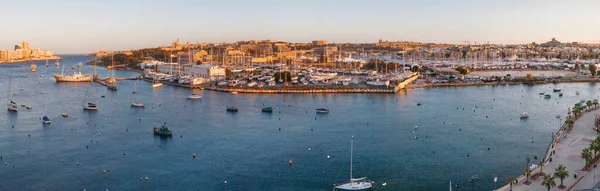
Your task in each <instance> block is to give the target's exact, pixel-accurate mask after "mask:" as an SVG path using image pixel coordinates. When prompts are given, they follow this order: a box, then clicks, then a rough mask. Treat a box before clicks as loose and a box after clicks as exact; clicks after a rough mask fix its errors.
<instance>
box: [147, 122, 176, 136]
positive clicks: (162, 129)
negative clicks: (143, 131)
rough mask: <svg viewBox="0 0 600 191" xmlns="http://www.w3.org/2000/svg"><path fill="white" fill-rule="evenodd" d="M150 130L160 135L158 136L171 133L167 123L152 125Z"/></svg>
mask: <svg viewBox="0 0 600 191" xmlns="http://www.w3.org/2000/svg"><path fill="white" fill-rule="evenodd" d="M152 130H153V131H154V134H155V135H160V136H171V135H173V132H172V131H171V130H170V129H169V128H168V127H167V123H165V124H164V125H162V126H160V128H157V127H154V128H152Z"/></svg>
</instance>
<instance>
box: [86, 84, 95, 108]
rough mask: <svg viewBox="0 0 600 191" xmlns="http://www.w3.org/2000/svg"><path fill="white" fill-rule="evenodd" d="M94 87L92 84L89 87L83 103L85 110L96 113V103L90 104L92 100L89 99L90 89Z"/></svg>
mask: <svg viewBox="0 0 600 191" xmlns="http://www.w3.org/2000/svg"><path fill="white" fill-rule="evenodd" d="M91 86H92V83H90V86H88V89H87V91H86V92H85V99H84V101H83V110H92V111H96V110H98V106H97V105H96V104H94V103H91V102H90V98H89V92H90V87H91Z"/></svg>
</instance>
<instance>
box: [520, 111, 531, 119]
mask: <svg viewBox="0 0 600 191" xmlns="http://www.w3.org/2000/svg"><path fill="white" fill-rule="evenodd" d="M527 118H529V114H528V113H527V112H523V114H521V119H527Z"/></svg>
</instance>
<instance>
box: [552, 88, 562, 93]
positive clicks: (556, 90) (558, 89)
mask: <svg viewBox="0 0 600 191" xmlns="http://www.w3.org/2000/svg"><path fill="white" fill-rule="evenodd" d="M553 91H554V92H560V91H561V89H560V88H554V89H553Z"/></svg>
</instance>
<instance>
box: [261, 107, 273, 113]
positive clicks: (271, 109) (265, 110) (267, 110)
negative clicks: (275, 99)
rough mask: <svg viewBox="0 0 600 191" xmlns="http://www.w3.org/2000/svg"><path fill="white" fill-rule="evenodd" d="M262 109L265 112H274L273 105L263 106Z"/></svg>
mask: <svg viewBox="0 0 600 191" xmlns="http://www.w3.org/2000/svg"><path fill="white" fill-rule="evenodd" d="M261 110H262V112H265V113H273V108H272V107H263V108H262V109H261Z"/></svg>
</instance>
